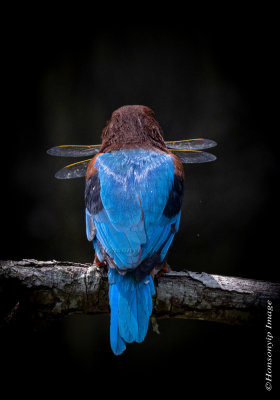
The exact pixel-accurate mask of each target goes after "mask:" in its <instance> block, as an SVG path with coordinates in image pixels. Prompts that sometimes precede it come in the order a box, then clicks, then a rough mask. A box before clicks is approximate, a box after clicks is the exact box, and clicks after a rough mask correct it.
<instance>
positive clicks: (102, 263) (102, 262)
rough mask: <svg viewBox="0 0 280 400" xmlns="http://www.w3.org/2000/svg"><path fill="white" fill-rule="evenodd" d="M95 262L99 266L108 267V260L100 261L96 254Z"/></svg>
mask: <svg viewBox="0 0 280 400" xmlns="http://www.w3.org/2000/svg"><path fill="white" fill-rule="evenodd" d="M93 264H95V265H96V266H97V267H102V268H106V267H107V264H106V261H99V258H98V257H97V255H95V256H94V261H93Z"/></svg>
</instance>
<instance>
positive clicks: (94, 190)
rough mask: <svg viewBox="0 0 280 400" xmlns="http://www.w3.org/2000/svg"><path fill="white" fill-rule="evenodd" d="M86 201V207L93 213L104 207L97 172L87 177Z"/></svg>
mask: <svg viewBox="0 0 280 400" xmlns="http://www.w3.org/2000/svg"><path fill="white" fill-rule="evenodd" d="M85 203H86V208H87V209H88V211H89V212H90V214H91V215H94V214H98V213H99V211H101V210H102V209H103V204H102V201H101V197H100V182H99V177H98V173H97V172H96V173H95V174H93V175H92V176H91V177H90V178H89V179H86V185H85Z"/></svg>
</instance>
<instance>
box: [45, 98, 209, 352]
mask: <svg viewBox="0 0 280 400" xmlns="http://www.w3.org/2000/svg"><path fill="white" fill-rule="evenodd" d="M215 145H216V142H214V141H212V140H209V139H200V138H198V139H189V140H183V141H169V142H165V141H164V138H163V131H162V128H161V126H160V124H159V122H158V121H157V119H156V117H155V113H154V111H153V110H152V109H151V108H150V107H148V106H144V105H126V106H121V107H119V108H118V109H116V110H115V111H113V113H112V115H111V117H110V119H109V120H108V121H107V123H106V125H105V127H104V129H103V130H102V135H101V144H100V145H88V146H83V145H80V146H79V145H72V146H71V145H62V146H57V147H54V148H52V149H49V150H48V154H50V155H59V156H65V155H68V156H69V155H70V156H74V157H76V156H82V155H94V157H93V158H91V159H88V160H85V161H82V162H78V163H74V164H70V165H68V166H67V167H64V168H63V169H62V170H60V171H58V173H57V174H56V177H57V178H58V179H69V178H76V177H81V176H85V227H86V236H87V239H88V240H89V241H90V242H92V243H93V247H94V252H95V255H94V264H96V265H97V266H99V267H106V268H107V269H108V282H109V305H110V345H111V349H112V351H113V353H114V354H115V355H120V354H122V353H123V352H124V351H125V349H126V347H127V344H129V343H132V342H137V343H141V342H143V341H144V339H145V337H146V335H147V332H148V327H149V321H150V316H151V314H152V310H153V296H154V294H155V283H154V279H155V276H156V274H158V273H166V272H168V271H170V267H169V265H168V263H167V253H168V250H169V248H170V246H171V244H172V242H173V239H174V236H175V234H176V233H177V232H178V230H179V225H180V219H181V208H182V202H183V196H184V167H183V163H186V162H192V163H196V162H208V161H213V160H214V159H215V158H216V157H215V156H214V155H213V154H211V153H207V152H204V151H201V150H200V149H205V148H209V147H213V146H215ZM198 149H199V150H198Z"/></svg>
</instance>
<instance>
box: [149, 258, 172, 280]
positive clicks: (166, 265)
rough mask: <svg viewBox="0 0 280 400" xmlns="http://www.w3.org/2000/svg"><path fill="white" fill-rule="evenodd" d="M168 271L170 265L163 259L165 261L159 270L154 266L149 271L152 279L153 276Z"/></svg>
mask: <svg viewBox="0 0 280 400" xmlns="http://www.w3.org/2000/svg"><path fill="white" fill-rule="evenodd" d="M168 272H171V267H170V265H168V264H167V262H166V261H165V263H164V264H163V266H162V268H161V269H160V270H158V269H156V268H154V269H153V270H152V272H151V277H152V279H153V280H154V278H155V276H161V275H163V274H167V273H168Z"/></svg>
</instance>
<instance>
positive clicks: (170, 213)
mask: <svg viewBox="0 0 280 400" xmlns="http://www.w3.org/2000/svg"><path fill="white" fill-rule="evenodd" d="M183 195H184V179H183V178H181V177H179V176H177V175H174V181H173V186H172V189H171V190H170V192H169V197H168V200H167V203H166V206H165V209H164V211H163V215H165V216H166V217H167V218H173V217H175V215H177V214H178V212H179V211H180V210H181V207H182V202H183Z"/></svg>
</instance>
